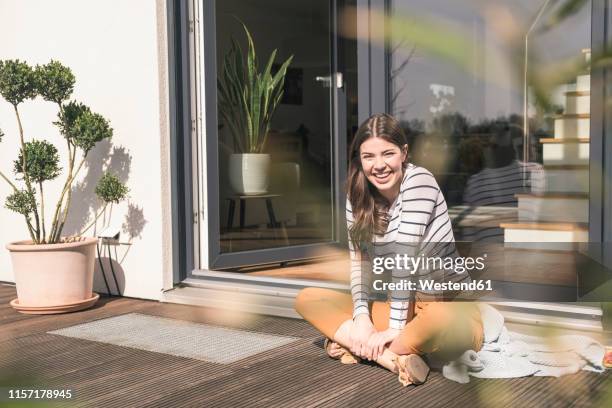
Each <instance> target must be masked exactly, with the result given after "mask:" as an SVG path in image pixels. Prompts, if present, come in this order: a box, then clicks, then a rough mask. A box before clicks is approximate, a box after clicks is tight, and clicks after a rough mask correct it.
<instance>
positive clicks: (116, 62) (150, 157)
mask: <svg viewBox="0 0 612 408" xmlns="http://www.w3.org/2000/svg"><path fill="white" fill-rule="evenodd" d="M165 8H166V4H165V1H164V0H130V1H121V0H87V1H83V0H53V1H44V0H0V42H1V43H2V46H1V47H0V60H4V59H21V60H25V61H27V62H28V63H30V64H41V63H46V62H48V61H49V60H50V59H56V60H59V61H61V62H62V63H63V64H65V65H67V66H69V67H70V68H71V69H72V70H73V72H74V74H75V76H76V79H77V82H76V87H75V90H74V93H73V98H74V99H77V100H79V101H81V102H83V103H85V104H87V105H89V106H90V107H91V108H92V109H93V110H94V111H96V112H99V113H101V114H102V115H104V116H105V117H106V118H107V119H109V120H110V122H111V125H112V127H113V129H114V136H113V139H112V141H111V143H101V144H100V146H98V147H97V148H96V149H94V150H93V151H92V152H91V153H90V156H89V158H88V161H87V166H86V168H84V169H83V170H82V171H81V173H80V181H81V182H83V184H82V185H80V186H79V187H77V188H76V190H75V193H74V196H73V197H74V198H73V205H72V207H71V215H72V218H71V221H70V222H68V224H67V227H66V229H65V232H66V233H75V232H77V231H78V230H79V228H80V227H81V226H83V225H84V223H85V219H86V218H87V215H89V214H91V213H92V212H93V211H94V210H95V209H96V208H98V203H97V202H96V201H95V196H94V195H93V194H92V192H93V188H94V186H95V183H96V182H97V180H98V178H99V176H100V175H101V173H102V171H103V170H104V169H108V168H110V169H111V170H112V171H114V172H115V173H116V174H118V175H119V177H120V178H121V179H123V180H124V181H125V182H126V184H127V185H128V187H129V188H130V198H129V200H128V201H127V202H125V203H122V204H121V205H119V206H116V207H115V208H114V209H113V211H112V214H108V215H109V218H110V221H111V223H112V224H116V225H119V226H122V225H123V226H124V230H126V231H128V232H127V233H126V232H124V233H123V234H122V241H131V244H132V245H131V246H129V247H128V246H125V247H120V248H119V250H118V251H117V256H118V259H119V261H121V262H120V264H119V265H115V266H116V269H118V275H119V276H118V277H119V283H120V287H121V288H122V290H123V293H124V295H126V296H132V297H140V298H150V299H158V298H159V295H160V291H161V290H162V287H163V286H164V282H166V283H165V285H166V287H167V286H168V285H169V284H170V283H171V281H170V282H168V278H167V277H168V276H171V269H170V268H171V262H170V254H171V243H170V234H169V231H170V225H169V223H170V219H169V205H170V197H169V193H168V192H169V171H168V169H169V165H168V164H169V158H168V149H167V146H168V141H169V136H168V127H167V123H168V120H167V116H168V113H167V108H168V102H167V56H166V55H167V54H166V53H167V49H166V15H165ZM20 109H21V113H22V120H23V123H24V128H25V134H26V138H27V139H31V138H32V137H36V138H47V139H48V140H50V141H52V142H53V143H54V144H55V145H56V146H57V147H58V148H60V152H61V153H62V164H63V166H64V167H65V166H66V164H65V163H66V161H65V158H66V157H65V155H64V153H65V149H64V145H65V142H64V141H63V139H62V138H61V136H60V135H59V133H58V131H57V129H56V128H55V127H54V126H53V125H52V124H51V122H52V121H54V120H55V117H56V114H57V111H56V108H55V107H54V106H53V104H50V103H48V102H45V101H43V100H42V99H40V98H39V99H36V100H34V101H27V102H25V103H24V104H22V105H21V106H20ZM0 128H1V129H3V130H4V132H5V134H6V135H5V137H4V141H3V142H2V144H0V170H1V171H2V172H4V173H5V174H11V173H12V161H13V160H14V157H15V156H16V154H17V151H18V143H17V138H18V133H17V125H16V121H15V117H14V114H13V112H12V107H11V105H9V104H8V103H7V102H6V101H4V100H3V99H1V98H0ZM63 181H64V178H63V176H62V177H60V178H58V180H56V181H54V182H53V184H52V185H49V187H46V193H47V197H49V198H47V202H49V201H52V200H51V197H53V201H55V200H56V197H57V193H58V190H59V188H60V185H61V184H62V183H63ZM9 192H10V190H9V188H7V185H6V183H3V184H0V205H1V206H0V243H7V242H10V241H14V240H19V239H24V238H27V232H26V230H25V226H24V224H23V220H22V218H21V217H20V216H18V215H17V214H14V213H12V212H10V211H8V210H7V209H5V208H4V199H5V197H6V196H7V194H8V193H9ZM50 207H51V205H49V206H48V207H47V211H48V212H50V211H51V210H50ZM99 225H101V224H99ZM131 235H132V236H131ZM128 248H129V251H126V250H127V249H128ZM112 257H113V258H114V257H115V254H114V253H113V254H112ZM106 266H107V267H108V265H106ZM108 276H109V277H110V275H108ZM164 276H165V277H166V279H164ZM0 280H2V281H13V275H12V271H11V264H10V258H9V254H8V252H7V251H6V250H4V249H2V250H0ZM102 282H103V281H102V280H101V276H100V275H99V271H98V270H97V276H96V284H95V289H96V290H97V291H102V292H104V291H105V289H104V284H103V283H102Z"/></svg>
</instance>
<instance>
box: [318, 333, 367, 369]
mask: <svg viewBox="0 0 612 408" xmlns="http://www.w3.org/2000/svg"><path fill="white" fill-rule="evenodd" d="M323 347H324V348H325V352H326V353H327V355H328V356H330V357H331V358H333V359H334V360H340V362H341V363H342V364H357V363H358V362H359V360H358V359H357V358H356V357H355V356H353V355H352V354H351V353H350V352H349V351H348V350H347V349H345V348H344V347H342V346H341V345H339V344H338V343H336V342H335V341H333V340H330V339H325V344H324V346H323Z"/></svg>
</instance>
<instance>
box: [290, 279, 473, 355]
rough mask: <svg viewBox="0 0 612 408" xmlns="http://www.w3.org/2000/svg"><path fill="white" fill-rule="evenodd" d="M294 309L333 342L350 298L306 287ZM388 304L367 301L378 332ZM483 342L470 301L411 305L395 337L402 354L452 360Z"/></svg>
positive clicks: (349, 315) (382, 327) (348, 314)
mask: <svg viewBox="0 0 612 408" xmlns="http://www.w3.org/2000/svg"><path fill="white" fill-rule="evenodd" d="M295 310H296V311H297V312H298V313H299V314H300V315H301V316H302V317H303V318H304V319H305V320H306V321H308V322H309V323H310V324H312V325H313V326H314V327H315V328H316V329H317V330H318V331H320V332H321V333H322V334H323V335H325V336H326V337H328V338H330V339H333V338H334V335H335V334H336V332H337V331H338V328H339V327H340V325H342V323H344V322H345V321H347V320H351V319H352V317H353V301H352V298H351V295H350V294H348V293H342V292H338V291H335V290H330V289H323V288H306V289H303V290H301V291H300V293H299V294H298V296H297V298H296V301H295ZM389 311H390V306H389V303H388V302H378V301H375V302H370V316H371V319H372V323H373V324H374V327H375V328H376V330H378V331H382V330H385V329H387V328H388V327H389ZM483 339H484V334H483V328H482V320H481V317H480V311H479V309H478V306H477V304H476V303H473V302H421V301H419V300H417V301H416V303H415V315H414V318H413V319H412V320H411V321H410V322H408V323H407V324H406V326H405V327H404V328H403V329H402V330H401V332H400V335H399V342H400V344H401V345H402V346H403V347H402V348H403V349H406V350H408V353H406V354H433V355H437V356H439V357H441V358H443V359H454V358H456V357H458V356H459V355H461V354H462V353H463V352H464V351H465V350H470V349H471V350H475V351H479V350H480V349H481V348H482V342H483Z"/></svg>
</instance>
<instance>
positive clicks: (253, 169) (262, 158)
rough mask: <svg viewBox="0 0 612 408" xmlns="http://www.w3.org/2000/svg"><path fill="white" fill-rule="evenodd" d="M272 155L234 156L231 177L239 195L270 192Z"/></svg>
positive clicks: (230, 170) (231, 159) (230, 164)
mask: <svg viewBox="0 0 612 408" xmlns="http://www.w3.org/2000/svg"><path fill="white" fill-rule="evenodd" d="M269 175H270V155H269V154H262V153H245V154H232V155H231V156H230V163H229V176H230V184H231V186H232V189H233V190H234V192H236V193H237V194H243V195H258V194H265V193H267V192H268V184H269V181H270V177H269Z"/></svg>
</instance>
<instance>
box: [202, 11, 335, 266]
mask: <svg viewBox="0 0 612 408" xmlns="http://www.w3.org/2000/svg"><path fill="white" fill-rule="evenodd" d="M336 10H337V4H336V1H330V0H313V1H308V2H303V1H298V0H289V1H287V0H223V1H216V2H215V1H205V2H204V18H205V21H204V22H203V26H204V54H205V55H204V58H205V61H206V64H207V66H206V68H205V76H206V79H205V84H206V91H205V93H206V95H205V104H206V113H207V117H206V126H205V145H206V149H205V152H204V154H205V155H206V160H205V161H203V162H205V163H206V167H205V168H200V169H198V171H199V172H200V176H201V177H203V178H205V181H206V185H207V200H206V202H205V203H203V206H205V207H207V208H206V211H207V213H208V220H207V223H206V225H203V226H202V227H203V228H205V229H206V230H207V238H208V247H207V251H208V264H209V265H208V268H209V269H226V268H237V267H244V266H249V265H257V264H264V263H272V262H287V261H291V260H296V259H304V258H310V257H316V256H319V255H323V254H325V253H328V252H329V251H330V249H331V248H332V247H333V246H334V245H335V244H337V243H339V242H340V241H341V240H342V236H343V235H344V234H343V233H342V231H343V226H342V224H343V215H344V214H343V212H342V209H343V205H344V198H343V197H344V193H343V188H342V181H343V180H344V172H345V168H346V153H345V152H346V114H345V108H344V106H345V103H346V94H345V84H344V82H345V77H344V75H343V74H344V72H343V66H342V65H343V61H342V59H341V58H338V55H339V54H338V49H339V41H338V37H337V29H336V27H337V20H338V18H337V15H336V14H337V13H336ZM245 28H246V29H247V30H248V32H249V33H250V35H251V37H252V44H253V46H254V49H255V56H256V62H257V70H258V71H259V72H260V73H262V72H263V71H264V70H265V68H266V64H267V62H268V61H269V58H270V56H271V54H272V53H275V55H276V58H275V61H274V62H273V63H272V65H271V75H272V76H274V75H275V74H276V73H278V72H279V70H281V71H282V70H283V67H282V64H283V62H285V61H287V60H289V59H290V58H291V62H290V64H289V65H288V67H287V69H286V73H285V75H284V84H283V86H282V92H283V94H282V97H280V100H278V105H277V106H276V109H275V110H271V109H269V106H270V105H273V104H274V102H275V101H274V100H273V97H270V98H269V101H268V102H266V101H265V100H262V102H261V103H254V102H253V100H252V99H251V98H249V95H251V93H249V92H250V91H249V92H246V93H244V91H243V88H241V87H240V86H239V85H238V83H239V82H240V80H241V79H240V78H239V77H240V75H241V71H240V70H241V69H246V70H248V69H249V68H248V65H246V64H247V54H248V50H249V43H248V41H247V35H246V32H245ZM240 61H242V62H240ZM241 64H245V66H244V67H243V68H240V65H241ZM281 73H282V72H281ZM244 78H245V80H247V81H249V80H250V81H257V80H256V79H250V78H249V74H248V73H246V72H245V73H244ZM266 104H267V106H268V112H267V113H268V114H269V115H270V116H271V120H270V122H269V130H268V131H267V132H266V131H265V128H266V124H265V123H262V121H261V119H258V118H261V117H263V116H264V115H265V110H266V106H265V105H266ZM258 126H260V127H261V129H262V130H261V131H260V132H259V135H258V134H257V132H256V131H254V130H253V129H252V127H255V128H257V127H258Z"/></svg>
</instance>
